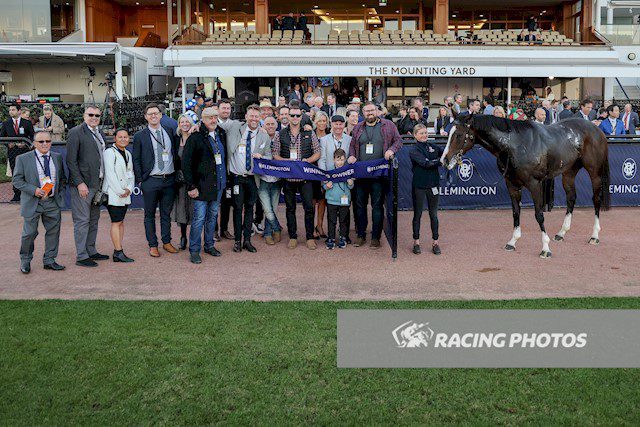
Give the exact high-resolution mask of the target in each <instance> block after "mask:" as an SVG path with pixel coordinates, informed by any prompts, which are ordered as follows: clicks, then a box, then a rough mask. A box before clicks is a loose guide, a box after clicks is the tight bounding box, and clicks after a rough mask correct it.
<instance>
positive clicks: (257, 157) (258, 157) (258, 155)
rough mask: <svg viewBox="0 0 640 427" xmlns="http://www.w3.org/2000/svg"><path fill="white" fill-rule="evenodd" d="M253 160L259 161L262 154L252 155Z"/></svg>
mask: <svg viewBox="0 0 640 427" xmlns="http://www.w3.org/2000/svg"><path fill="white" fill-rule="evenodd" d="M253 158H254V159H261V158H262V154H260V153H253Z"/></svg>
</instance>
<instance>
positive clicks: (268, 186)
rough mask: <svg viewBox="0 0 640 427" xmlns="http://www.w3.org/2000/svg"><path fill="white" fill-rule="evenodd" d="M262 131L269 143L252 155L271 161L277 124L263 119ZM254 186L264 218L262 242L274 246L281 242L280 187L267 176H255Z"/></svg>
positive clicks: (269, 119) (274, 180)
mask: <svg viewBox="0 0 640 427" xmlns="http://www.w3.org/2000/svg"><path fill="white" fill-rule="evenodd" d="M262 127H263V129H264V130H265V131H266V132H267V135H269V143H268V144H264V145H263V146H259V147H257V151H256V152H255V153H254V154H253V157H254V158H256V159H273V155H272V154H271V141H272V140H273V138H274V137H275V135H276V128H277V127H278V122H277V121H276V119H275V118H274V117H272V116H269V117H267V118H266V119H264V124H263V125H262ZM255 177H256V185H257V186H258V198H259V199H260V203H261V204H262V210H263V211H264V216H265V218H266V221H265V223H266V224H265V227H264V233H263V236H264V242H265V243H266V244H267V245H275V244H276V243H278V242H280V241H281V240H282V227H281V226H280V222H279V221H278V217H277V216H276V210H277V209H278V203H279V202H280V191H281V190H282V185H281V184H280V182H279V181H278V178H276V177H274V176H269V175H256V176H255Z"/></svg>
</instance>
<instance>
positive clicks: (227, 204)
mask: <svg viewBox="0 0 640 427" xmlns="http://www.w3.org/2000/svg"><path fill="white" fill-rule="evenodd" d="M229 120H231V103H230V102H229V100H227V99H222V100H220V101H218V121H217V123H218V125H220V124H221V123H226V122H228V121H229ZM218 127H220V126H218ZM224 149H225V151H226V149H227V146H226V143H225V147H224ZM226 158H227V156H226V153H225V159H226ZM228 178H229V169H228V168H227V183H228V182H229V181H230V180H229V179H228ZM227 187H228V186H227ZM232 207H233V195H232V194H231V188H227V189H226V190H225V191H224V194H223V195H222V201H221V202H220V228H219V229H218V233H217V234H218V236H217V238H220V237H222V238H224V239H227V240H233V239H234V237H233V235H232V234H231V233H230V232H229V219H230V218H231V208H232Z"/></svg>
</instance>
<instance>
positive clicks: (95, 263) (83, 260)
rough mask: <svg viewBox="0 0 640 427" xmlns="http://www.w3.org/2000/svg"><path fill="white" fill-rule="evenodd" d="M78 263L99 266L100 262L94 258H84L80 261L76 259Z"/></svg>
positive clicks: (79, 264)
mask: <svg viewBox="0 0 640 427" xmlns="http://www.w3.org/2000/svg"><path fill="white" fill-rule="evenodd" d="M76 265H78V266H80V267H97V266H98V263H97V262H95V261H94V260H92V259H91V258H87V259H82V260H80V261H76Z"/></svg>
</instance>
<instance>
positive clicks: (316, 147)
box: [271, 129, 320, 182]
mask: <svg viewBox="0 0 640 427" xmlns="http://www.w3.org/2000/svg"><path fill="white" fill-rule="evenodd" d="M280 132H282V131H280ZM280 132H276V134H275V135H274V136H273V141H272V142H271V154H272V155H273V157H274V158H275V156H280ZM301 134H302V129H300V132H298V134H297V135H296V136H295V138H294V137H293V136H292V137H291V145H290V146H289V150H295V151H296V160H297V161H302V149H301V144H300V135H301ZM311 149H312V150H313V154H317V153H320V141H319V140H318V136H317V135H316V133H315V132H313V131H311ZM287 181H291V182H302V181H304V180H302V179H287Z"/></svg>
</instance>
